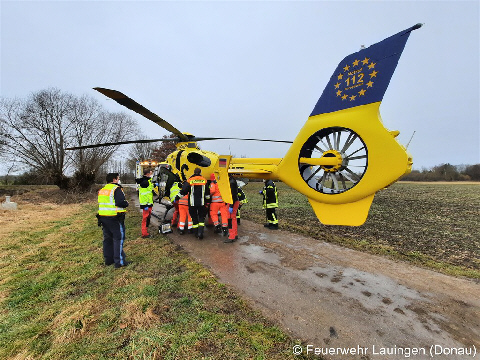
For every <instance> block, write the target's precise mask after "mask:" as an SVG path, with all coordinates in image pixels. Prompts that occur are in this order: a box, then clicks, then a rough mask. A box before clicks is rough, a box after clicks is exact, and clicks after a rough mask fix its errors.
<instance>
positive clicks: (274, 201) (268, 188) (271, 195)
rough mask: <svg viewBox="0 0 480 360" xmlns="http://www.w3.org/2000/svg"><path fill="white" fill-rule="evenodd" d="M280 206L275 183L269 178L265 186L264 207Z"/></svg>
mask: <svg viewBox="0 0 480 360" xmlns="http://www.w3.org/2000/svg"><path fill="white" fill-rule="evenodd" d="M277 207H278V193H277V187H276V186H275V183H274V182H273V181H271V180H268V181H267V182H266V183H265V187H264V188H263V208H264V209H271V208H277Z"/></svg>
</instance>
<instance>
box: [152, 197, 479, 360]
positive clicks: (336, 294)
mask: <svg viewBox="0 0 480 360" xmlns="http://www.w3.org/2000/svg"><path fill="white" fill-rule="evenodd" d="M155 206H156V208H155V209H154V211H155V213H156V214H158V215H159V216H160V218H162V217H163V209H164V208H163V206H161V205H157V204H156V205H155ZM167 218H168V216H167ZM157 221H158V220H157ZM167 236H168V237H169V238H170V239H171V240H172V241H173V242H174V243H176V244H178V245H179V246H181V247H182V248H183V249H184V250H185V251H186V252H188V253H189V254H190V256H192V257H193V258H195V259H196V260H197V261H199V262H200V263H202V264H204V265H205V266H206V267H208V268H209V269H210V270H211V271H212V272H213V273H214V274H215V275H216V276H217V277H218V279H219V281H220V282H222V283H224V284H227V285H229V286H230V287H232V288H233V289H235V290H236V291H237V292H238V293H239V294H241V295H242V296H243V297H244V298H245V299H247V300H248V301H249V302H250V303H251V304H252V305H253V307H254V308H256V309H258V310H260V311H261V312H262V313H263V314H264V316H266V317H267V318H269V319H271V320H272V321H274V322H275V323H276V324H278V326H280V327H281V328H283V329H284V330H286V331H287V332H289V333H290V334H291V336H292V337H294V338H298V339H300V340H301V341H302V342H303V343H304V344H305V346H304V353H305V349H306V345H307V344H310V345H312V346H313V348H322V349H325V348H337V347H339V348H358V347H362V348H368V350H366V351H363V352H359V353H358V354H355V355H351V354H350V355H338V354H334V355H326V356H324V358H325V359H397V358H398V359H404V358H406V356H405V354H406V353H405V352H404V351H403V350H402V351H400V350H398V349H399V348H402V349H406V350H405V351H410V350H412V351H414V349H425V351H426V355H422V353H421V352H420V353H419V354H417V355H412V353H411V354H410V356H409V357H410V358H412V359H427V358H432V357H431V356H430V350H433V351H434V352H433V355H434V356H433V358H435V359H466V358H471V357H472V356H471V355H470V356H468V355H465V350H463V351H462V350H461V349H467V350H466V351H468V349H470V350H471V351H473V350H475V351H477V352H478V351H480V284H479V283H478V282H475V281H472V280H468V279H461V278H455V277H450V276H447V275H443V274H440V273H436V272H434V271H430V270H427V269H423V268H418V267H415V266H412V265H410V264H406V263H402V262H396V261H392V260H389V259H386V258H383V257H380V256H375V255H370V254H366V253H362V252H359V251H355V250H351V249H347V248H343V247H340V246H336V245H332V244H329V243H325V242H321V241H318V240H315V239H312V238H308V237H305V236H300V235H297V234H292V233H289V232H287V231H283V230H269V229H266V228H264V227H263V226H262V225H260V224H256V223H253V222H250V221H244V220H242V222H241V225H240V226H239V239H238V240H237V241H236V242H234V243H223V240H224V239H225V238H224V237H222V236H221V235H219V234H214V233H213V229H212V228H207V229H206V232H205V238H204V239H203V240H198V239H196V238H195V237H194V236H193V235H189V234H185V235H183V236H181V235H179V234H178V233H177V232H174V233H173V234H168V235H167ZM435 346H437V347H435ZM382 349H383V350H382ZM385 349H386V350H385ZM444 349H447V350H444ZM459 349H460V353H461V354H460V355H459V354H458V351H459ZM435 350H438V351H439V352H440V351H441V352H440V353H438V354H436V353H435ZM382 351H384V352H387V351H389V352H390V353H389V355H385V354H382V353H381V352H382ZM453 351H456V352H453ZM399 352H400V353H399ZM467 354H468V352H467ZM477 356H480V355H477Z"/></svg>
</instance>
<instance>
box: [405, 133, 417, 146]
mask: <svg viewBox="0 0 480 360" xmlns="http://www.w3.org/2000/svg"><path fill="white" fill-rule="evenodd" d="M413 135H415V130H413V134H412V136H411V137H410V140H409V141H408V144H407V146H406V147H405V149H408V145H410V142H411V141H412V139H413Z"/></svg>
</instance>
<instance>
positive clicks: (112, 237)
mask: <svg viewBox="0 0 480 360" xmlns="http://www.w3.org/2000/svg"><path fill="white" fill-rule="evenodd" d="M100 220H101V222H102V229H103V258H104V259H105V264H107V265H110V264H113V263H115V265H116V266H123V265H124V264H125V252H124V251H123V243H124V241H125V223H124V222H123V221H121V220H119V219H118V218H117V217H116V216H102V217H101V218H100Z"/></svg>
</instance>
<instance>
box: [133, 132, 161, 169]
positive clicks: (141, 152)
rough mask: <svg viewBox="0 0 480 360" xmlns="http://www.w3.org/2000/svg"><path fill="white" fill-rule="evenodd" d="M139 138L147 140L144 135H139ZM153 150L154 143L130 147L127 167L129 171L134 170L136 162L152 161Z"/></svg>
mask: <svg viewBox="0 0 480 360" xmlns="http://www.w3.org/2000/svg"><path fill="white" fill-rule="evenodd" d="M139 138H142V139H148V138H147V137H146V136H144V135H140V137H139ZM154 150H155V145H154V143H138V144H133V145H131V147H130V149H129V151H128V162H127V166H128V168H129V169H132V170H134V169H135V165H136V162H137V161H138V160H148V159H153V151H154Z"/></svg>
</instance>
